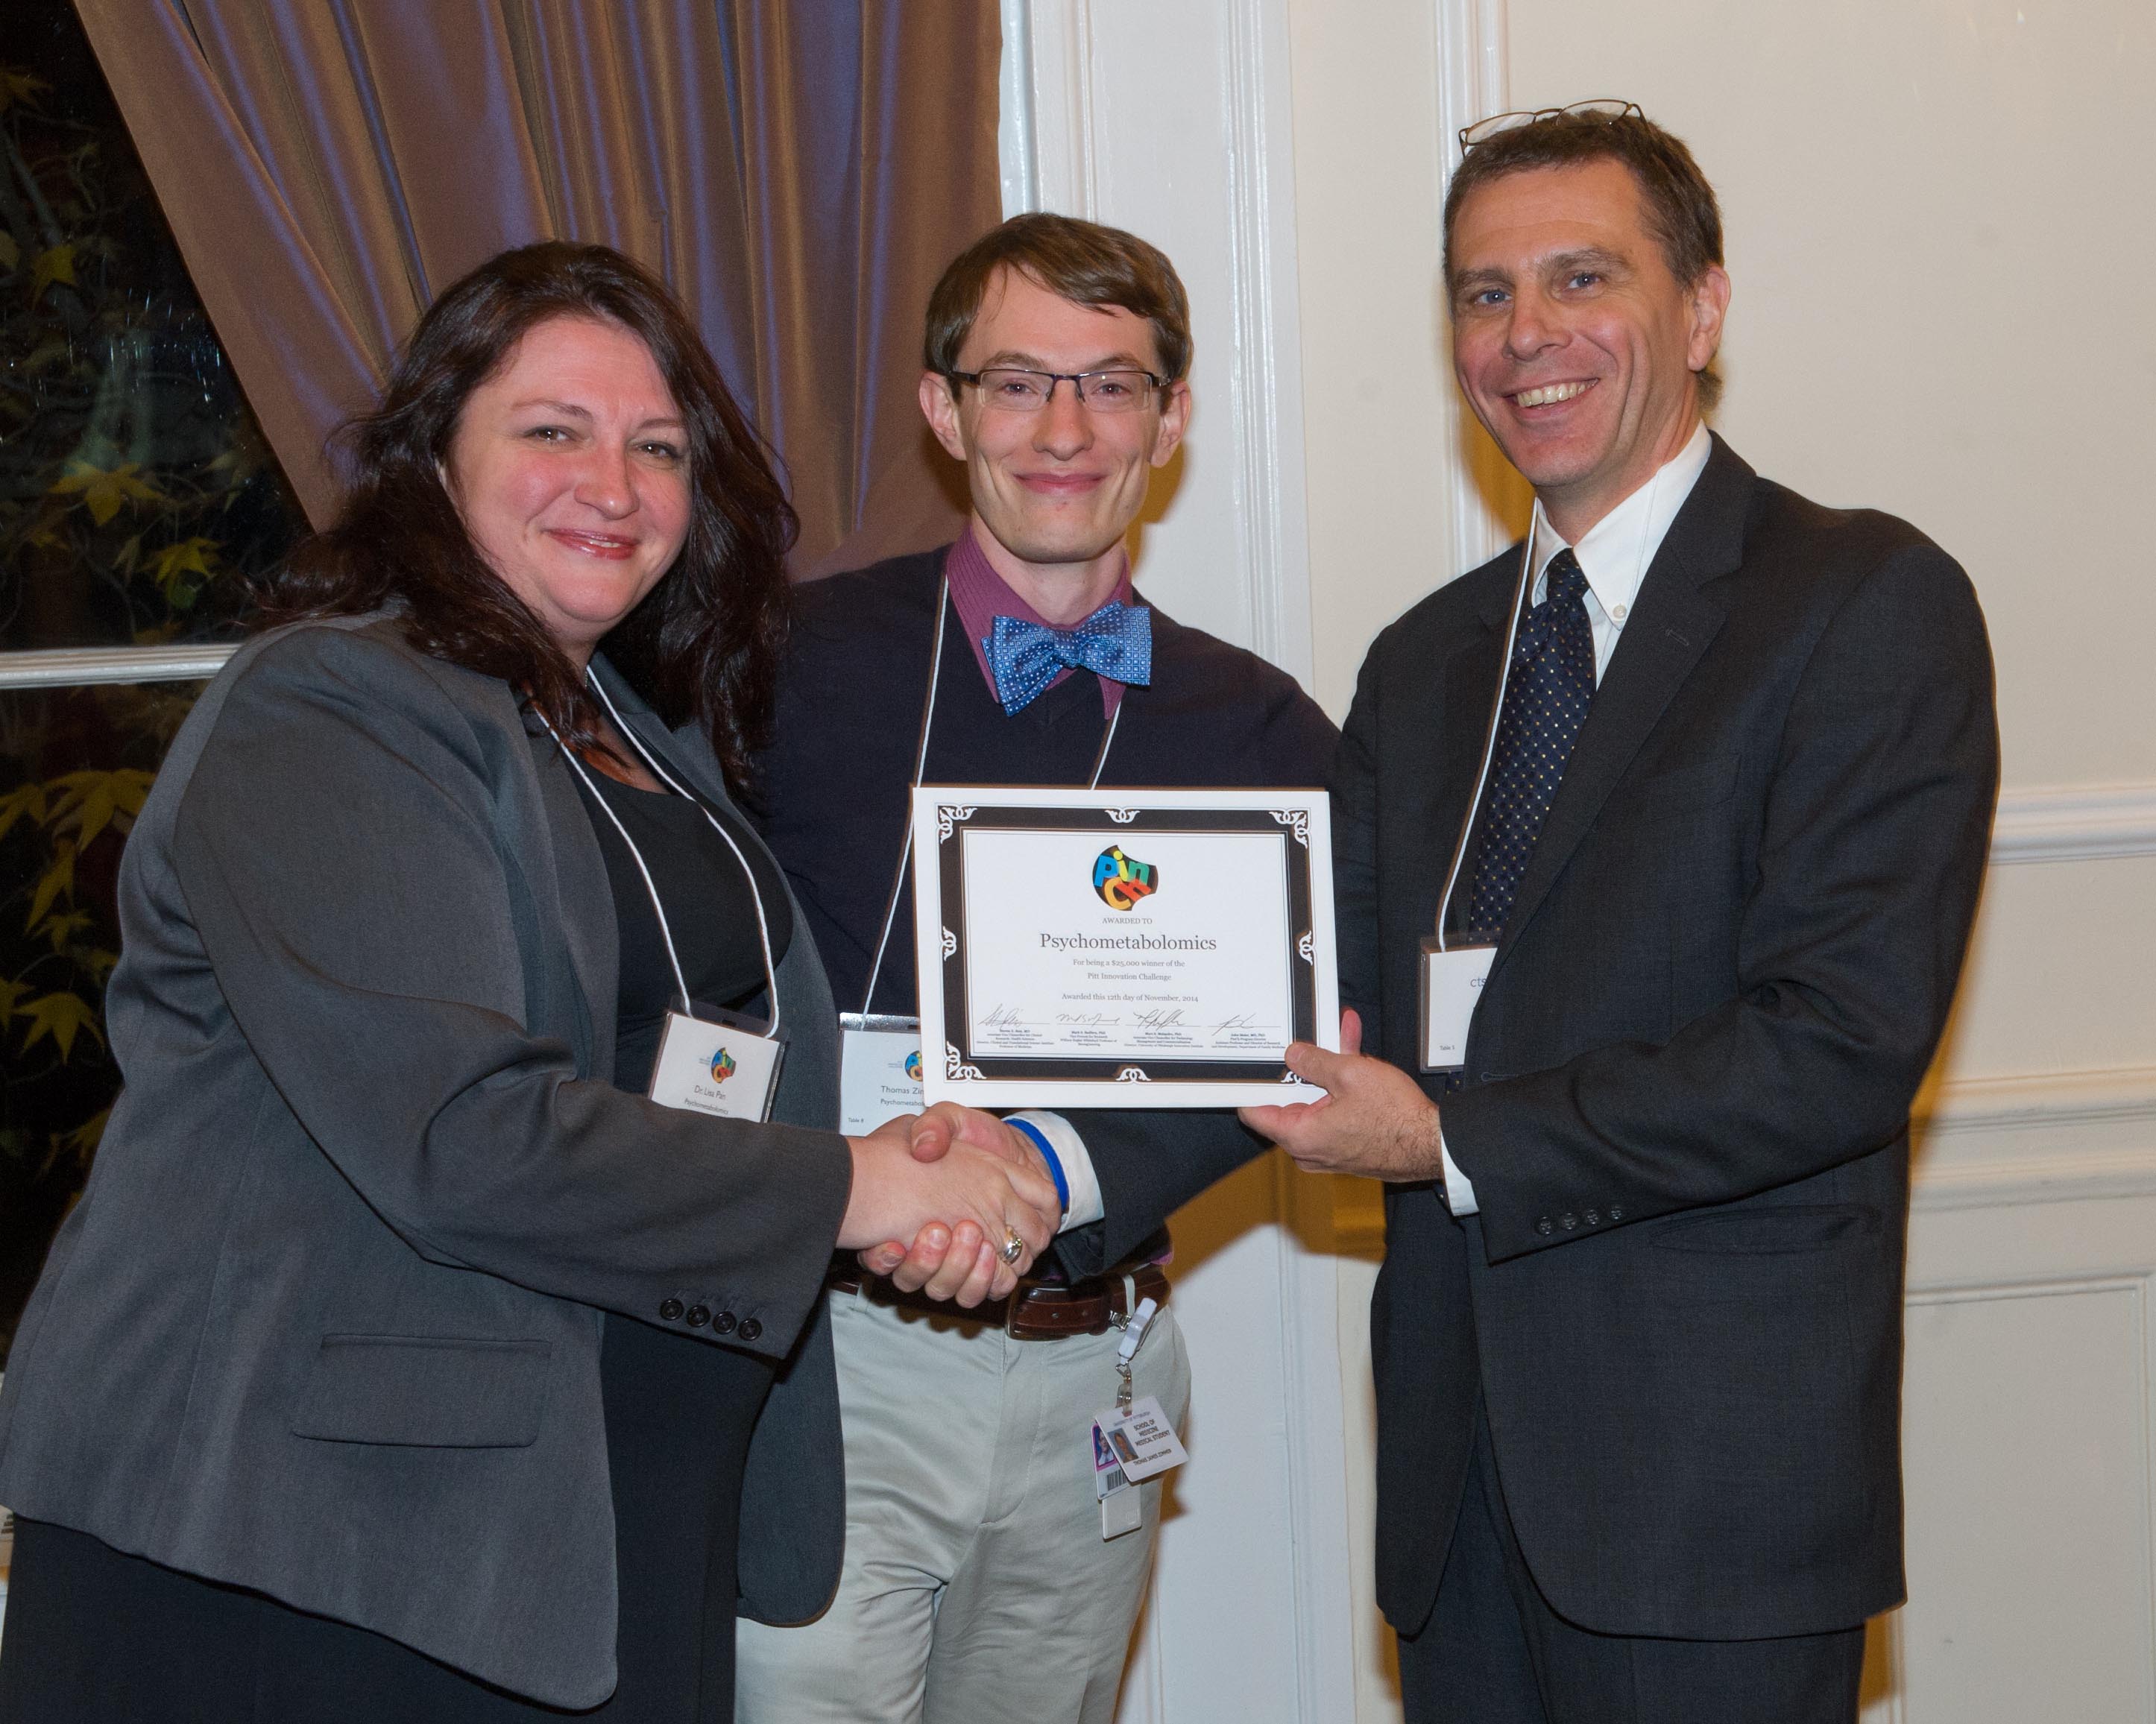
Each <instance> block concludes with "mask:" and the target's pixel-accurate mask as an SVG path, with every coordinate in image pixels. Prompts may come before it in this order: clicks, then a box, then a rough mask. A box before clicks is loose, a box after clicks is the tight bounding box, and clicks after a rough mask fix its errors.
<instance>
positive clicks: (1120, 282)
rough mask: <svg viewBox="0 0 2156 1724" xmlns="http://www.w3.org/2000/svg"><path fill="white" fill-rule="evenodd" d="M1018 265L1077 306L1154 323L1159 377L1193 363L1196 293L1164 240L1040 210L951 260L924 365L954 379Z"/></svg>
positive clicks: (937, 296)
mask: <svg viewBox="0 0 2156 1724" xmlns="http://www.w3.org/2000/svg"><path fill="white" fill-rule="evenodd" d="M998 269H1016V270H1019V271H1021V272H1022V273H1024V275H1028V276H1029V277H1031V278H1032V279H1033V280H1035V281H1037V282H1039V284H1040V285H1042V286H1043V287H1045V288H1046V289H1047V290H1049V291H1050V293H1052V294H1057V295H1061V296H1062V297H1063V298H1064V299H1066V300H1070V301H1072V302H1073V303H1074V304H1075V305H1093V306H1109V305H1113V306H1117V307H1120V308H1121V309H1122V310H1126V311H1128V312H1130V313H1131V314H1132V316H1137V317H1142V318H1144V319H1145V321H1147V323H1150V324H1151V325H1152V340H1153V346H1154V348H1155V349H1156V350H1157V351H1158V354H1159V358H1160V375H1161V377H1163V380H1164V381H1166V382H1171V383H1173V382H1178V381H1180V380H1181V378H1182V377H1183V375H1184V374H1185V373H1186V372H1188V371H1189V369H1190V296H1189V295H1188V294H1186V293H1184V292H1183V280H1182V278H1181V277H1180V276H1178V275H1177V274H1176V273H1175V265H1174V264H1171V263H1169V262H1168V257H1167V254H1165V253H1163V251H1162V250H1161V249H1159V248H1158V246H1153V245H1148V244H1146V242H1145V241H1144V240H1142V239H1139V238H1138V237H1137V234H1135V233H1125V232H1124V231H1123V230H1122V228H1106V227H1103V226H1101V223H1098V222H1081V221H1080V220H1078V219H1077V218H1075V216H1061V215H1050V214H1048V213H1045V212H1043V211H1034V212H1033V213H1029V214H1026V215H1015V216H1013V217H1012V218H1010V219H1009V221H1007V222H1005V223H1003V224H1002V225H1001V226H999V227H995V228H990V229H988V232H987V233H983V235H982V236H981V237H980V238H979V239H976V240H975V241H974V242H973V244H971V245H969V246H968V247H967V248H966V249H965V250H963V251H962V252H960V253H959V254H958V255H957V257H955V258H953V259H952V260H951V266H950V267H949V268H948V269H946V270H944V272H943V279H942V280H940V281H938V282H937V284H936V291H935V292H933V293H932V294H931V295H929V296H928V326H927V332H926V333H925V335H924V336H923V338H922V341H921V363H922V364H923V365H924V366H926V367H927V369H929V370H930V371H932V372H937V373H938V374H939V375H941V376H942V377H949V376H950V375H951V374H952V372H956V371H957V370H958V369H960V367H959V364H958V351H959V349H960V348H962V347H963V346H965V345H966V337H967V336H968V334H969V333H970V332H971V331H972V330H973V320H974V319H975V318H976V317H978V316H980V312H981V301H982V300H983V298H984V297H985V296H986V295H987V293H988V283H989V282H990V281H992V280H994V279H995V273H996V271H997V270H998Z"/></svg>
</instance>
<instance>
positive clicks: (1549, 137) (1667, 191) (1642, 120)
mask: <svg viewBox="0 0 2156 1724" xmlns="http://www.w3.org/2000/svg"><path fill="white" fill-rule="evenodd" d="M1582 162H1621V163H1623V164H1624V166H1625V167H1626V168H1627V169H1629V170H1630V172H1631V175H1632V183H1633V184H1634V185H1635V186H1637V187H1639V188H1640V203H1641V204H1642V205H1643V206H1644V207H1645V210H1646V216H1647V228H1648V231H1649V232H1650V233H1652V234H1653V235H1654V236H1655V241H1656V242H1657V243H1658V244H1660V245H1661V249H1662V259H1663V261H1664V262H1665V263H1666V264H1668V265H1669V268H1670V274H1671V275H1674V276H1676V279H1677V280H1678V281H1679V282H1680V283H1681V285H1684V286H1685V287H1687V288H1691V287H1696V286H1697V285H1698V284H1699V279H1700V277H1702V275H1706V274H1707V271H1708V270H1709V269H1716V268H1718V267H1720V265H1721V263H1722V207H1721V205H1720V204H1718V203H1716V201H1715V197H1714V187H1712V186H1710V185H1709V184H1707V176H1706V175H1705V174H1703V173H1702V172H1700V171H1699V163H1698V162H1695V161H1693V160H1692V154H1691V151H1690V150H1688V149H1686V147H1685V142H1684V140H1683V139H1682V138H1680V137H1677V136H1675V135H1674V134H1672V133H1670V132H1667V131H1663V130H1662V128H1661V126H1657V125H1655V122H1654V121H1651V120H1650V119H1648V118H1646V116H1645V115H1642V114H1639V113H1636V112H1635V113H1630V114H1622V115H1617V114H1600V113H1593V112H1589V113H1578V114H1565V113H1558V114H1553V115H1550V116H1549V117H1548V118H1547V119H1543V120H1536V121H1530V122H1529V123H1527V125H1524V126H1514V127H1512V130H1511V131H1501V132H1499V133H1498V134H1497V135H1496V136H1495V137H1493V138H1491V139H1489V140H1488V141H1486V142H1484V143H1480V144H1476V145H1475V146H1472V147H1471V149H1469V150H1468V151H1467V152H1466V155H1465V156H1463V157H1462V158H1461V160H1460V169H1459V172H1456V173H1455V174H1454V175H1453V177H1452V184H1451V186H1450V187H1449V188H1447V190H1446V192H1445V281H1446V283H1447V284H1448V285H1450V282H1451V280H1452V229H1453V226H1454V223H1455V222H1456V221H1457V219H1458V218H1459V215H1460V205H1461V204H1463V203H1466V201H1467V199H1468V198H1469V197H1470V196H1471V195H1472V194H1473V193H1474V192H1477V191H1479V190H1480V189H1481V187H1484V186H1486V185H1488V184H1490V183H1491V181H1493V180H1498V179H1502V178H1503V177H1505V176H1506V175H1507V174H1514V173H1526V172H1529V171H1531V170H1532V169H1534V168H1537V167H1576V166H1578V164H1580V163H1582ZM1699 387H1700V400H1701V404H1702V406H1705V407H1708V408H1712V406H1713V405H1714V403H1715V400H1716V398H1717V397H1718V396H1719V395H1720V394H1721V393H1722V379H1721V378H1720V377H1717V376H1716V375H1715V372H1714V367H1713V365H1712V362H1709V364H1708V366H1707V369H1706V370H1705V371H1703V372H1701V373H1700V377H1699Z"/></svg>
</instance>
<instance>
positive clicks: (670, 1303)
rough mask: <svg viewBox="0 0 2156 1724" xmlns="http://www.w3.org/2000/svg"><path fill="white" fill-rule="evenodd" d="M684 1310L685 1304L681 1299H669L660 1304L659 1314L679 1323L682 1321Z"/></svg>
mask: <svg viewBox="0 0 2156 1724" xmlns="http://www.w3.org/2000/svg"><path fill="white" fill-rule="evenodd" d="M682 1310H683V1306H682V1304H681V1301H680V1300H678V1299H669V1300H667V1301H665V1302H664V1303H663V1304H662V1305H660V1307H659V1315H660V1317H662V1318H663V1319H664V1320H665V1321H667V1322H670V1323H678V1322H680V1321H681V1312H682Z"/></svg>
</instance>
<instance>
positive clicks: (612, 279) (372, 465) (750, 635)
mask: <svg viewBox="0 0 2156 1724" xmlns="http://www.w3.org/2000/svg"><path fill="white" fill-rule="evenodd" d="M554 317H586V318H595V319H598V320H601V321H606V322H609V323H613V324H618V325H619V326H621V327H623V328H624V329H626V330H628V331H629V332H630V333H631V334H633V335H634V336H638V337H639V338H640V339H641V340H642V341H643V342H644V346H646V347H648V348H649V349H650V350H651V357H652V358H653V360H654V362H656V363H657V365H658V367H659V372H660V376H661V377H665V380H666V387H668V389H669V390H670V391H671V392H672V393H673V397H674V400H675V404H676V405H677V406H678V407H679V408H680V411H681V418H682V420H683V422H684V423H685V426H686V428H687V441H688V445H689V490H690V521H689V532H688V536H687V538H686V540H685V541H684V543H683V545H682V546H681V554H680V556H679V557H676V558H675V561H674V565H673V567H671V568H670V569H669V570H668V571H667V572H666V573H665V576H664V577H661V578H660V581H659V582H658V584H657V585H655V586H654V587H653V588H652V589H651V591H650V592H649V593H647V594H646V595H645V596H644V601H643V603H640V604H639V605H638V606H637V608H635V609H634V611H632V612H630V613H629V615H628V616H627V617H626V618H624V619H623V621H622V622H621V623H620V624H619V626H618V627H617V628H616V629H614V630H613V633H612V634H609V635H608V637H607V639H606V640H605V641H604V642H603V649H604V650H605V652H606V654H607V656H608V659H610V660H612V662H613V664H615V665H616V666H617V667H618V668H619V669H620V670H622V672H623V674H624V675H626V676H628V677H629V680H630V681H631V682H633V683H634V684H635V685H637V687H638V688H639V690H641V691H642V692H643V693H644V695H645V697H646V698H647V699H649V700H650V701H651V702H652V704H653V705H654V706H655V707H656V708H657V709H658V711H659V713H660V716H661V717H663V718H664V719H665V721H666V722H667V723H669V724H670V725H675V726H679V725H682V724H685V723H687V722H689V721H690V720H691V719H694V720H696V721H698V722H699V723H701V725H702V726H704V727H705V729H706V730H707V731H709V733H710V736H711V747H712V748H713V750H714V751H715V752H716V753H717V755H718V757H719V762H720V764H721V766H722V767H724V768H725V769H726V777H727V778H728V779H729V780H730V781H731V782H732V783H734V784H735V785H737V786H739V785H740V784H741V783H742V780H743V778H744V777H745V774H746V771H747V759H748V755H749V752H750V751H751V750H752V749H753V748H755V747H757V746H758V744H759V743H761V742H762V740H763V736H764V732H765V730H766V727H767V726H768V724H769V721H770V714H771V704H772V695H773V680H774V679H775V677H776V675H777V670H778V652H779V648H780V646H781V644H782V642H783V636H784V632H785V618H786V553H787V552H788V550H790V549H791V548H792V546H793V536H794V532H795V530H796V522H795V520H794V516H793V509H792V508H791V507H790V506H789V505H788V503H787V500H786V494H785V492H784V490H783V489H782V488H781V486H780V485H779V482H778V479H777V477H776V476H775V475H773V471H772V462H771V459H770V456H769V454H768V452H767V449H766V448H765V446H764V444H763V442H762V439H760V438H759V437H758V436H757V433H756V430H755V428H754V427H752V425H751V424H750V423H749V422H748V419H747V417H746V416H745V415H744V414H743V413H742V410H741V409H740V408H738V407H737V406H736V405H735V403H734V399H733V397H732V396H731V394H730V393H727V389H726V382H725V380H724V379H722V378H721V377H720V375H719V370H718V367H717V366H716V364H714V363H713V362H712V359H711V354H710V353H709V351H706V348H705V346H704V344H703V341H701V339H700V338H699V337H698V336H697V334H696V330H695V328H694V327H693V326H691V325H690V322H689V320H688V318H687V317H686V316H685V315H684V314H683V312H682V310H681V308H680V306H679V305H677V304H676V303H675V300H674V297H673V295H671V294H670V293H668V291H667V290H666V289H665V286H663V285H661V284H660V282H659V281H658V280H655V279H654V278H653V277H652V276H651V275H649V274H647V273H646V272H645V271H644V269H642V268H641V267H639V265H638V264H635V263H634V262H632V261H631V260H630V259H628V258H625V257H624V256H623V255H622V254H620V253H619V252H618V251H614V250H612V249H609V248H608V247H606V246H603V245H579V244H571V243H569V242H567V241H564V240H553V241H548V242H547V243H545V244H539V245H527V246H523V247H521V248H520V249H517V250H515V251H506V252H503V253H501V254H500V255H499V256H497V257H495V258H494V259H491V260H490V261H489V262H487V263H485V264H480V267H479V268H478V269H475V270H473V271H472V272H471V274H470V275H467V276H465V278H464V279H463V280H460V281H459V282H457V283H456V284H455V285H454V286H452V287H451V288H449V290H447V291H446V292H444V294H443V295H442V296H441V297H440V298H439V299H438V300H435V301H434V305H432V306H431V307H429V310H428V311H427V315H426V316H424V317H423V318H421V319H420V320H419V324H418V328H416V329H414V330H413V331H412V336H411V339H410V340H409V341H407V342H406V343H405V344H404V349H403V352H402V353H401V354H400V355H399V356H398V361H397V365H396V368H395V370H394V371H393V372H392V373H391V374H390V379H389V387H388V391H387V392H386V393H384V395H383V397H382V405H381V406H380V407H379V408H377V409H376V410H375V411H374V412H373V413H368V414H367V415H365V416H364V417H362V418H358V419H356V420H354V421H353V422H352V424H350V425H348V426H347V427H346V428H345V431H344V434H343V435H344V436H345V437H346V439H347V440H348V442H349V444H350V448H351V450H352V458H353V459H352V469H353V471H352V485H351V487H350V489H349V490H348V491H347V492H346V497H345V502H344V507H343V511H342V512H341V514H340V515H339V516H338V517H337V521H336V525H334V526H331V528H330V529H329V530H328V531H326V532H323V533H321V534H318V535H316V536H315V537H313V538H311V539H309V540H307V541H305V543H303V544H302V545H301V546H300V547H299V548H298V549H297V550H296V551H295V552H293V554H292V556H291V557H290V558H289V559H288V560H287V562H286V563H285V566H284V567H282V568H281V569H280V571H279V572H277V573H276V574H275V576H273V577H271V580H270V582H269V587H268V590H267V591H266V592H265V593H264V595H263V598H264V606H263V615H264V626H269V625H272V624H275V623H287V622H292V621H295V620H297V619H299V618H305V617H321V616H349V615H353V614H357V613H361V612H364V611H370V610H373V609H375V608H377V607H379V606H382V605H385V604H398V605H401V607H402V608H403V618H404V628H405V629H406V631H407V633H408V634H409V636H410V638H411V639H412V642H413V644H414V645H416V646H418V648H419V649H421V650H422V651H423V652H427V653H431V654H434V656H436V657H438V658H442V659H449V661H450V662H451V663H453V664H462V665H465V666H466V667H468V668H469V669H470V670H477V671H480V672H481V673H483V674H484V675H489V676H498V677H500V678H501V679H502V680H504V681H505V682H506V683H508V684H509V685H511V687H512V688H515V689H516V690H520V691H521V693H522V694H524V695H525V696H526V698H528V699H529V700H530V701H531V705H532V706H534V707H535V708H536V709H537V711H539V712H540V713H542V715H544V716H545V717H546V719H547V721H548V722H549V723H550V724H552V726H554V728H555V730H556V731H557V732H559V733H560V734H561V735H562V736H563V737H565V738H567V739H568V740H569V741H571V742H572V744H573V745H574V746H577V747H590V746H592V745H593V743H594V742H595V741H596V740H597V737H598V709H597V707H596V706H595V705H594V703H593V699H592V695H591V694H590V691H589V690H588V689H587V688H586V687H585V685H584V683H583V680H582V679H581V678H580V677H579V676H578V675H577V672H576V670H574V669H573V668H572V666H571V664H570V663H569V660H568V659H567V657H566V656H564V654H562V650H561V649H560V648H559V647H558V646H557V645H556V644H555V642H554V639H553V637H552V635H551V634H548V633H547V629H546V627H545V626H544V625H543V624H542V623H541V622H540V621H539V619H538V618H537V617H536V616H535V615H534V614H533V613H532V612H531V610H530V609H529V608H527V607H526V605H525V603H523V601H522V600H521V599H520V598H517V597H516V594H515V593H511V591H510V590H509V588H508V587H506V586H505V585H504V584H503V583H502V582H501V580H500V577H498V576H497V575H495V572H494V571H493V570H492V569H491V568H490V567H488V566H487V563H486V561H485V558H484V557H481V556H480V553H479V551H478V549H477V548H476V547H475V546H474V545H473V543H472V541H471V537H470V534H468V533H467V532H466V531H465V526H464V522H463V521H462V520H461V518H460V517H459V516H458V514H457V510H456V505H454V503H453V502H452V501H451V500H450V499H449V493H448V492H447V490H444V486H443V483H442V472H443V469H444V466H445V465H446V464H447V462H448V459H449V443H450V439H452V437H453V436H454V434H455V432H456V428H457V420H458V418H459V415H461V414H462V413H463V412H464V408H465V403H466V402H468V401H469V400H470V398H471V395H472V392H473V391H474V390H475V389H476V388H477V387H479V386H480V384H481V383H483V382H485V381H486V380H487V378H489V377H491V376H492V375H493V374H494V373H495V372H496V371H497V370H498V369H499V368H500V367H501V366H502V365H503V364H504V363H505V362H506V361H507V359H508V357H509V355H510V351H511V349H512V348H514V347H515V346H516V343H517V341H519V340H520V339H521V337H522V336H524V335H525V333H526V331H529V330H530V329H531V328H532V327H533V326H535V325H537V324H540V323H543V322H545V321H547V320H548V319H549V318H554Z"/></svg>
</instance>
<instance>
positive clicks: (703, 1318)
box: [689, 1305, 711, 1329]
mask: <svg viewBox="0 0 2156 1724" xmlns="http://www.w3.org/2000/svg"><path fill="white" fill-rule="evenodd" d="M710 1321H711V1306H708V1305H692V1306H690V1307H689V1326H690V1328H691V1329H701V1328H702V1327H703V1326H704V1325H705V1324H706V1323H708V1322H710Z"/></svg>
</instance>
